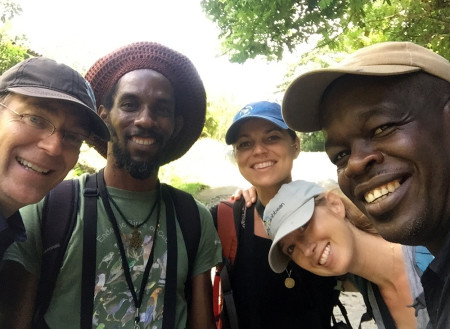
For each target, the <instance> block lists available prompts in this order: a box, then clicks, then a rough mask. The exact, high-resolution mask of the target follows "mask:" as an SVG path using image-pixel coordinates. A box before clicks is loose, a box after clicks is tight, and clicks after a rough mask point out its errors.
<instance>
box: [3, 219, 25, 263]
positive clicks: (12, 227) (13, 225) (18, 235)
mask: <svg viewBox="0 0 450 329" xmlns="http://www.w3.org/2000/svg"><path fill="white" fill-rule="evenodd" d="M26 239H27V235H26V233H25V227H24V226H23V222H22V217H21V216H20V212H18V211H16V212H15V213H14V214H13V215H12V216H10V217H8V218H5V217H3V215H1V214H0V260H1V259H2V258H3V254H4V253H5V250H6V249H8V247H9V246H10V245H11V243H13V242H14V241H25V240H26Z"/></svg>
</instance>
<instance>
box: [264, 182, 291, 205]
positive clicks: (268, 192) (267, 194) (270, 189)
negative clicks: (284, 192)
mask: <svg viewBox="0 0 450 329" xmlns="http://www.w3.org/2000/svg"><path fill="white" fill-rule="evenodd" d="M290 182H291V180H289V181H286V182H282V183H280V184H277V185H272V186H255V188H256V193H257V195H258V199H259V201H261V203H262V205H263V206H264V207H265V206H267V204H268V203H269V201H270V200H271V199H272V198H273V197H274V196H275V194H277V193H278V190H279V189H280V188H281V185H283V184H287V183H290Z"/></svg>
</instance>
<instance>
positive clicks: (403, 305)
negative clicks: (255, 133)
mask: <svg viewBox="0 0 450 329" xmlns="http://www.w3.org/2000/svg"><path fill="white" fill-rule="evenodd" d="M263 221H264V225H265V227H266V231H267V233H268V235H269V237H270V238H271V239H272V240H273V242H272V246H271V248H270V251H269V264H270V267H271V268H272V270H273V271H274V272H277V273H278V272H282V271H284V269H285V268H286V266H287V264H288V262H289V261H291V260H293V261H294V262H295V263H297V264H298V265H299V266H301V267H302V268H304V269H306V270H308V271H310V272H312V273H315V274H317V275H321V276H342V275H345V279H346V281H345V287H346V288H347V289H348V288H355V287H357V288H358V289H359V290H361V292H362V293H363V296H364V297H365V302H366V306H367V307H368V310H369V309H371V310H372V314H373V315H372V316H373V317H374V320H375V322H376V323H377V325H378V328H380V329H381V328H386V329H390V328H405V329H409V328H426V325H427V323H428V320H429V318H428V313H427V311H426V308H425V301H424V298H423V288H422V286H421V283H420V275H421V274H422V272H423V270H424V267H423V266H422V264H420V261H418V259H419V258H416V255H417V256H418V254H419V252H421V249H418V248H416V247H411V246H402V245H399V244H395V243H391V242H388V241H386V240H384V239H383V238H382V237H381V236H380V235H378V234H377V233H376V231H375V229H374V228H373V226H372V224H371V223H370V221H369V219H368V218H366V217H365V216H364V215H363V214H362V213H361V212H360V211H359V209H357V208H356V206H355V205H354V204H353V203H352V202H351V201H350V200H349V199H348V198H347V197H345V196H344V194H343V193H342V192H340V190H339V189H337V188H335V189H332V190H329V191H326V190H325V189H324V188H322V187H321V186H319V185H317V184H315V183H312V182H307V181H301V180H298V181H294V182H291V183H289V184H284V185H283V186H282V187H281V188H280V189H279V191H278V193H277V194H276V195H275V196H274V197H273V198H272V199H271V200H270V202H269V203H268V204H267V205H266V208H265V211H264V217H263ZM422 248H423V247H422ZM425 252H427V251H426V250H425ZM428 255H429V253H428ZM430 257H432V256H431V255H430ZM421 260H422V259H421ZM429 261H431V259H430V258H428V259H427V260H426V261H425V263H426V264H425V267H426V265H428V262H429ZM349 273H351V274H349ZM411 305H414V308H416V310H415V309H414V308H413V307H412V306H411ZM415 311H416V312H417V314H418V315H417V318H416V317H415V315H414V312H415Z"/></svg>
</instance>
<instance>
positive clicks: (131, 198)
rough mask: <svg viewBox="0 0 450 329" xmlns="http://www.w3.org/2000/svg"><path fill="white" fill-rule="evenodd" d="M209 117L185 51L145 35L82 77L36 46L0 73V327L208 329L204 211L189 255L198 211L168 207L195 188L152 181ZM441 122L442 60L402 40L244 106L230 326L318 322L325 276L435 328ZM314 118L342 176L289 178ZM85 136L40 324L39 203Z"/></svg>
mask: <svg viewBox="0 0 450 329" xmlns="http://www.w3.org/2000/svg"><path fill="white" fill-rule="evenodd" d="M205 113H206V94H205V89H204V86H203V83H202V81H201V79H200V77H199V75H198V73H197V71H196V69H195V67H194V66H193V64H192V63H191V61H190V60H189V59H188V58H186V57H185V56H184V55H182V54H180V53H178V52H176V51H174V50H172V49H170V48H167V47H165V46H163V45H160V44H157V43H152V42H138V43H133V44H130V45H127V46H124V47H121V48H119V49H117V50H115V51H113V52H111V53H109V54H107V55H105V56H104V57H102V58H100V59H99V60H98V61H96V62H95V63H94V64H93V65H92V67H91V68H90V69H89V70H88V72H87V73H86V75H85V77H84V78H83V77H82V76H81V75H79V74H78V73H77V72H75V71H74V70H73V69H71V68H69V67H68V66H66V65H64V64H60V63H57V62H55V61H53V60H50V59H46V58H32V59H28V60H25V61H23V62H21V63H19V64H17V65H16V66H14V67H12V68H11V69H9V70H8V71H6V72H5V73H4V74H3V75H2V76H1V77H0V126H1V129H0V140H1V142H0V152H1V154H2V157H1V160H0V181H1V183H0V257H1V258H3V260H2V262H1V263H0V327H1V328H12V329H14V328H51V329H53V328H83V329H84V328H134V329H136V328H152V329H153V328H155V329H157V328H163V329H166V328H180V329H181V328H202V329H203V328H216V319H215V318H214V314H213V310H212V305H213V301H212V286H211V275H210V272H211V269H212V268H213V267H214V266H216V265H218V264H219V263H221V261H222V249H221V241H220V238H219V236H218V234H217V232H216V228H215V227H214V221H213V218H212V217H213V216H212V215H211V212H212V214H213V215H215V214H216V212H214V211H213V210H211V212H210V210H208V209H206V208H205V207H204V206H203V205H202V204H200V203H198V202H196V201H193V202H194V207H195V208H196V210H198V211H194V213H195V215H196V216H194V217H196V218H194V220H198V226H199V233H198V235H195V239H194V240H196V246H195V249H194V251H195V253H194V255H195V257H194V258H193V259H192V261H191V257H189V254H190V249H191V248H190V247H189V246H188V244H189V243H188V241H190V239H189V238H187V236H186V234H185V233H186V232H185V229H184V228H183V227H185V225H186V224H187V225H188V227H190V228H191V231H193V230H194V229H193V227H194V226H195V223H193V222H189V223H183V218H185V219H186V218H188V214H185V213H183V212H178V211H176V210H177V208H178V204H179V203H181V202H180V200H179V199H178V197H180V196H181V198H182V199H186V200H188V199H189V200H190V198H191V197H190V196H189V195H187V194H179V193H177V194H176V195H178V197H176V196H175V194H172V193H167V190H168V187H167V186H166V185H165V184H163V183H161V182H160V181H159V179H158V170H159V168H160V167H161V166H162V165H164V164H166V163H168V162H170V161H173V160H175V159H177V158H179V157H181V156H182V155H183V154H184V153H186V152H187V151H188V150H189V148H190V147H191V146H192V145H193V143H194V142H195V141H196V140H197V139H198V137H199V136H200V133H201V130H202V128H203V124H204V120H205ZM447 116H449V117H447ZM447 123H449V125H450V63H449V61H448V60H446V59H444V58H442V57H441V56H439V55H437V54H435V53H433V52H432V51H430V50H427V49H425V48H423V47H420V46H418V45H415V44H412V43H409V42H384V43H379V44H375V45H372V46H369V47H366V48H362V49H360V50H358V51H356V52H355V53H353V54H351V55H349V57H348V59H347V60H344V61H343V62H342V63H340V64H339V65H338V66H336V67H331V68H327V69H321V70H316V71H311V72H308V73H305V74H303V75H301V76H300V77H298V78H297V79H296V80H295V81H293V82H292V83H291V85H290V86H289V87H288V89H287V91H286V94H285V96H284V99H283V103H282V106H280V105H279V104H276V103H271V102H266V101H260V102H254V103H249V104H248V105H246V106H244V107H243V108H242V109H241V110H240V111H239V112H238V113H237V114H236V116H235V117H234V120H233V123H232V125H231V126H230V127H229V129H228V131H227V134H226V142H227V144H230V145H232V146H233V150H234V156H235V158H236V162H237V166H238V167H239V170H240V172H241V174H242V175H243V177H244V178H245V179H246V180H247V181H248V182H249V183H250V184H252V186H253V187H254V190H250V191H248V193H244V197H245V199H246V200H241V201H236V202H240V206H242V208H243V210H242V212H243V213H247V214H248V213H252V214H254V216H251V217H246V216H240V221H239V227H238V230H239V233H240V234H239V241H238V242H239V244H238V249H237V254H236V259H235V261H234V264H233V267H232V271H231V273H230V274H231V275H230V280H231V286H232V290H233V297H234V299H235V304H236V310H237V313H238V314H237V317H238V322H239V326H240V328H245V329H247V328H315V329H317V328H318V329H320V328H330V327H331V324H330V317H331V312H332V306H333V303H331V304H328V303H323V302H321V301H326V300H333V298H335V296H336V290H335V289H336V283H337V281H344V284H343V286H344V289H357V290H359V291H361V292H362V293H363V296H364V297H365V298H364V299H365V302H366V305H367V307H368V310H370V314H371V315H372V316H373V318H374V319H375V321H376V323H377V325H378V327H379V328H386V329H390V328H428V329H430V328H439V329H443V328H449V327H450V298H449V297H448V296H449V294H450V291H449V277H450V273H449V268H450V266H448V262H450V254H449V253H450V251H449V250H450V232H449V231H450V203H449V204H447V203H448V202H450V190H449V189H448V186H449V183H450V177H449V176H448V174H447V167H448V165H449V161H448V159H449V158H450V140H449V136H448V133H447V131H450V130H449V128H450V127H449V128H447ZM319 130H323V131H324V135H325V148H326V152H327V154H328V156H329V158H330V160H331V161H332V162H333V163H334V164H335V165H336V167H337V173H338V184H339V187H332V188H330V187H327V188H324V187H323V186H320V185H318V184H316V183H313V182H307V181H293V180H292V175H291V170H292V167H293V162H294V160H295V159H296V158H297V156H298V155H299V152H300V147H301V145H300V141H299V138H298V137H297V135H296V133H295V131H300V132H311V131H319ZM83 141H86V142H87V143H88V144H90V145H92V146H93V147H95V148H96V149H97V150H98V151H99V153H100V154H102V155H103V156H104V157H105V158H106V160H107V161H106V166H105V168H104V169H102V170H101V171H100V172H98V173H96V174H93V175H88V174H84V175H82V176H81V177H80V178H79V183H80V189H79V192H78V193H79V200H80V203H79V205H78V208H77V216H76V222H75V224H74V227H73V232H71V235H70V239H69V241H68V246H67V250H66V252H65V254H64V257H63V259H62V265H61V268H60V270H59V274H58V275H57V278H56V281H55V287H54V290H53V292H52V296H51V300H50V302H49V305H48V307H47V308H46V309H45V310H44V314H42V318H40V317H39V316H38V315H37V312H36V309H38V308H39V306H40V305H38V304H39V299H36V298H37V295H38V292H39V288H40V284H41V282H42V279H43V278H42V277H41V273H43V272H42V259H43V255H44V254H45V253H47V252H48V251H49V250H48V248H47V249H45V250H44V247H43V239H44V236H43V234H47V233H46V231H44V230H42V226H43V225H44V224H43V223H44V222H45V218H44V217H45V209H46V206H48V205H47V204H46V203H45V199H43V198H44V196H45V195H46V194H47V193H48V192H49V191H50V190H52V189H53V188H54V187H55V186H56V185H57V184H58V183H60V182H61V181H62V180H63V179H64V178H65V176H66V175H67V173H68V171H69V170H70V169H71V168H72V167H73V166H74V165H75V163H76V161H77V159H78V154H79V150H80V146H81V144H82V143H83ZM92 187H93V188H92ZM92 190H94V194H93V195H94V197H95V199H94V200H95V202H94V204H95V205H94V208H95V209H96V212H95V213H94V215H92V216H91V214H90V213H89V211H86V209H92V208H90V206H89V207H88V206H87V204H88V203H89V200H88V198H90V196H92ZM341 191H342V192H341ZM245 201H246V202H245ZM249 201H250V202H249ZM447 201H448V202H447ZM244 203H245V204H246V206H247V207H250V211H249V210H245V206H244ZM89 204H90V203H89ZM19 209H20V211H19ZM189 215H191V214H189ZM197 217H198V218H197ZM191 219H192V218H191V217H189V220H191ZM92 223H93V224H92ZM92 225H93V226H92ZM86 227H89V229H86ZM92 227H94V229H93V232H94V233H93V234H94V239H93V240H92V243H90V240H88V236H91V235H92V234H91V233H92V232H90V231H89V230H92ZM86 241H87V242H86ZM416 246H417V247H416ZM88 247H90V248H91V249H87V248H88ZM425 247H426V249H425ZM427 250H429V251H430V253H428V251H427ZM419 254H421V255H425V258H422V259H421V260H420V261H418V260H417V259H418V255H419ZM86 255H88V258H93V262H92V263H88V262H85V258H86ZM86 264H90V265H91V267H92V268H88V265H86ZM86 269H87V271H86ZM85 272H87V273H89V274H90V277H89V275H86V274H85ZM86 277H87V279H86ZM86 287H87V288H86ZM86 291H87V293H86ZM317 296H320V299H319V301H318V302H317ZM330 305H331V307H330ZM86 318H87V319H88V320H87V321H86V320H85V319H86Z"/></svg>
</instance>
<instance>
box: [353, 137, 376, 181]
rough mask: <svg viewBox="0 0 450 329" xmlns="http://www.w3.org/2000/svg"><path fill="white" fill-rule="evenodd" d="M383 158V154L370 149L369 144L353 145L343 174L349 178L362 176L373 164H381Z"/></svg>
mask: <svg viewBox="0 0 450 329" xmlns="http://www.w3.org/2000/svg"><path fill="white" fill-rule="evenodd" d="M383 158H384V157H383V154H382V153H381V152H380V151H378V150H377V149H375V148H373V147H371V145H370V144H369V143H367V142H363V141H361V142H359V143H355V145H354V146H353V147H352V150H351V153H350V156H349V159H348V162H347V166H346V168H345V170H344V174H345V176H347V177H349V178H351V177H356V176H358V175H361V174H364V173H366V172H367V171H368V170H369V169H370V168H371V167H372V166H373V165H374V164H376V163H381V162H382V161H383Z"/></svg>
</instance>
